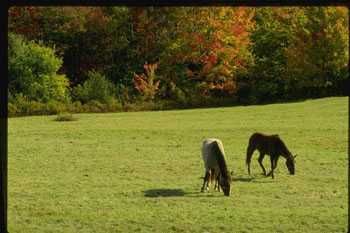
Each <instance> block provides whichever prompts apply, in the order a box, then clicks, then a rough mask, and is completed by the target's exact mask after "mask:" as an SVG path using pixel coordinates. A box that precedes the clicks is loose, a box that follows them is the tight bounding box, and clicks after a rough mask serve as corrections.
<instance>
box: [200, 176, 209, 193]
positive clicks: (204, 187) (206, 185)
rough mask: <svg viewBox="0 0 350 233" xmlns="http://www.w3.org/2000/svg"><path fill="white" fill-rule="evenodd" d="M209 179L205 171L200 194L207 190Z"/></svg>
mask: <svg viewBox="0 0 350 233" xmlns="http://www.w3.org/2000/svg"><path fill="white" fill-rule="evenodd" d="M209 178H210V172H209V171H205V175H204V179H203V180H204V181H203V185H202V188H201V192H204V190H205V189H208V182H209Z"/></svg>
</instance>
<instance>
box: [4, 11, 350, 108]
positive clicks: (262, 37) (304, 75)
mask: <svg viewBox="0 0 350 233" xmlns="http://www.w3.org/2000/svg"><path fill="white" fill-rule="evenodd" d="M348 22H349V20H348V9H347V8H346V7H261V8H249V7H12V8H10V10H9V24H8V29H9V33H8V40H9V43H8V51H9V60H8V69H9V113H10V115H23V114H53V113H57V112H61V111H71V112H103V111H123V110H124V111H125V110H126V111H128V110H142V109H171V108H191V107H201V106H206V107H208V106H222V105H234V104H256V103H266V102H275V101H288V100H295V99H303V98H313V97H321V96H330V95H342V94H344V93H345V88H344V84H345V83H346V82H347V80H348V59H349V54H348V50H349V41H348V33H349V31H348V30H349V29H348V28H349V25H348Z"/></svg>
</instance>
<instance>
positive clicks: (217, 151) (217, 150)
mask: <svg viewBox="0 0 350 233" xmlns="http://www.w3.org/2000/svg"><path fill="white" fill-rule="evenodd" d="M212 150H213V154H214V155H215V156H216V158H217V161H218V164H219V168H220V173H221V175H222V177H224V178H225V179H231V178H230V175H229V173H228V170H227V165H226V160H225V155H224V152H223V151H222V150H221V147H220V145H219V144H218V142H217V141H214V142H213V147H212Z"/></svg>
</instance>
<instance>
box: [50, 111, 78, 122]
mask: <svg viewBox="0 0 350 233" xmlns="http://www.w3.org/2000/svg"><path fill="white" fill-rule="evenodd" d="M76 120H78V119H77V118H76V117H74V116H73V114H72V113H68V112H62V113H59V114H58V115H57V117H56V118H55V121H76Z"/></svg>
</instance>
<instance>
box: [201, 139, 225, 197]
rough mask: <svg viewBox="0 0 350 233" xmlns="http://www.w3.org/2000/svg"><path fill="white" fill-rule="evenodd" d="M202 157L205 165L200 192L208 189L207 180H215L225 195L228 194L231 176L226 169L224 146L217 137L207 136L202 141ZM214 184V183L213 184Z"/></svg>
mask: <svg viewBox="0 0 350 233" xmlns="http://www.w3.org/2000/svg"><path fill="white" fill-rule="evenodd" d="M202 158H203V162H204V167H205V175H204V182H203V186H202V188H201V192H204V190H205V189H206V190H209V181H213V180H215V182H216V183H217V184H218V185H217V187H218V191H220V187H221V189H222V190H223V192H224V195H225V196H230V189H231V185H230V183H231V176H230V174H229V172H228V170H227V165H226V160H225V152H224V146H223V145H222V142H221V141H220V140H219V139H215V138H209V139H205V140H204V141H203V145H202ZM215 186H216V185H215Z"/></svg>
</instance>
